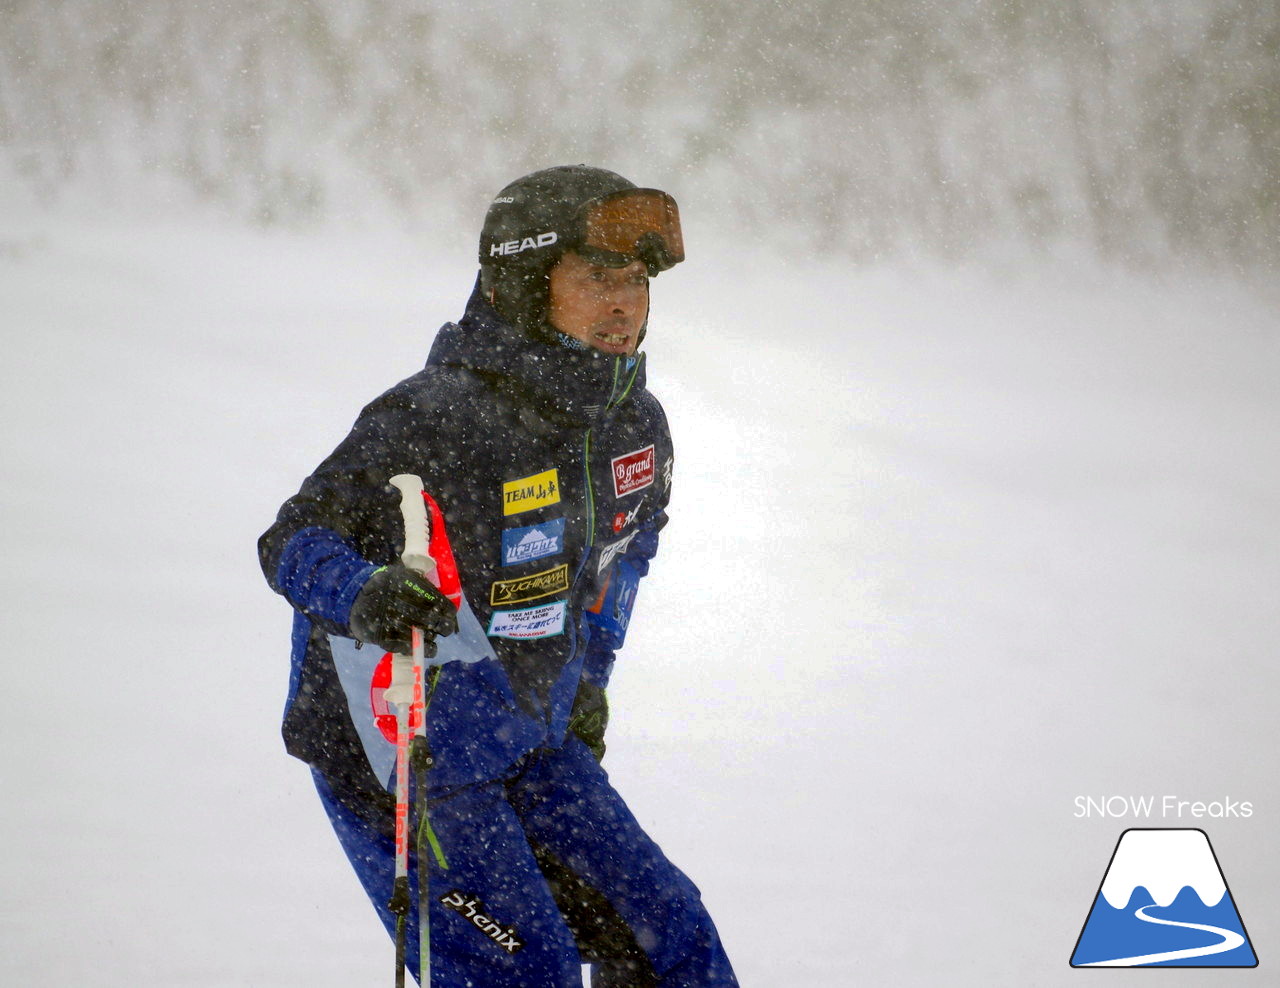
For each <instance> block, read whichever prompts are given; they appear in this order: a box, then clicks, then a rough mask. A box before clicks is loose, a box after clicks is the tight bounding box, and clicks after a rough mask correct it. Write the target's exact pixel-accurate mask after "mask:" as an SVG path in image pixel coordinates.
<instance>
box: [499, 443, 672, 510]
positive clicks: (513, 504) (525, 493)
mask: <svg viewBox="0 0 1280 988" xmlns="http://www.w3.org/2000/svg"><path fill="white" fill-rule="evenodd" d="M652 455H653V454H652V447H650V458H652ZM650 479H652V478H650ZM559 503H560V475H559V474H558V473H557V472H556V468H555V467H552V468H551V469H550V470H543V471H542V473H535V474H534V475H533V476H532V477H521V478H520V479H519V480H508V481H507V482H506V483H504V484H503V485H502V513H503V514H504V515H518V514H520V512H522V511H532V510H533V509H534V508H542V507H545V506H546V505H548V504H559Z"/></svg>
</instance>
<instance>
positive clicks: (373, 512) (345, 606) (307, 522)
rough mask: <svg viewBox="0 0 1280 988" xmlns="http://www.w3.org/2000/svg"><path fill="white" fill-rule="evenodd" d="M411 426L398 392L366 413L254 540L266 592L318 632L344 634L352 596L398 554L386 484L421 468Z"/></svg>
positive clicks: (394, 509) (393, 496) (393, 504)
mask: <svg viewBox="0 0 1280 988" xmlns="http://www.w3.org/2000/svg"><path fill="white" fill-rule="evenodd" d="M414 420H415V416H414V414H413V404H412V402H411V400H410V399H409V396H408V395H407V393H406V392H405V390H404V388H403V386H399V387H397V388H393V389H392V390H391V391H389V392H387V393H386V394H385V395H383V396H382V397H381V398H379V399H377V400H376V401H374V402H372V403H371V404H370V405H368V406H367V407H366V408H365V409H364V410H363V411H362V412H361V413H360V417H359V418H358V419H357V421H356V424H355V426H354V427H353V428H352V430H351V432H350V434H349V435H348V436H347V438H346V439H344V440H343V441H342V442H341V443H340V444H339V445H338V447H337V448H336V449H335V450H334V451H333V452H332V453H331V454H330V455H329V456H328V457H327V458H326V459H325V460H324V462H323V463H321V464H320V466H319V467H317V468H316V470H315V472H314V473H312V474H311V476H309V477H308V478H307V479H306V480H305V481H304V482H303V484H302V487H301V489H300V490H299V491H298V493H297V494H295V495H294V496H293V497H291V498H289V500H287V501H286V502H285V503H284V504H283V505H282V506H281V508H280V511H279V513H278V514H277V516H276V521H275V524H273V525H272V526H271V528H269V529H268V530H267V531H266V532H265V533H264V534H263V535H262V537H261V538H260V539H259V540H258V557H259V561H260V563H261V565H262V571H263V574H264V575H265V576H266V578H267V582H268V583H269V584H270V585H271V588H272V589H273V590H275V591H276V593H279V594H281V595H283V596H284V597H285V599H287V600H288V601H289V603H290V604H292V605H293V606H294V608H296V609H297V610H298V611H300V612H301V613H302V614H304V615H305V616H306V617H308V618H309V619H311V620H312V621H313V622H314V623H316V624H318V625H319V626H320V627H322V628H323V629H324V630H325V631H328V632H331V633H334V634H342V635H346V634H349V629H348V617H349V615H350V612H351V604H352V602H353V601H354V600H355V598H356V595H357V594H358V593H359V592H360V589H361V588H362V587H363V586H364V583H365V581H366V580H367V579H368V578H369V575H370V574H371V573H372V572H373V571H374V570H375V569H377V568H378V567H379V566H381V565H383V564H386V563H389V562H391V561H393V560H394V559H395V558H396V554H397V553H398V551H399V549H400V542H401V541H402V540H403V535H402V534H401V533H400V531H399V529H400V526H399V524H398V521H399V495H398V493H397V492H396V491H395V489H394V488H392V487H391V486H390V485H389V484H388V483H387V481H388V480H389V479H390V478H391V477H392V476H394V475H395V474H397V473H402V472H406V471H407V470H411V469H413V466H412V464H414V463H420V462H422V460H421V459H419V458H418V457H419V456H420V455H421V451H419V450H415V448H414V441H411V440H410V439H409V437H410V435H412V434H413V433H414V431H415V430H412V429H411V428H410V426H411V424H412V423H413V422H414ZM420 425H421V422H420V420H419V426H420ZM416 441H417V442H419V443H420V442H421V441H422V439H421V437H416ZM415 454H416V455H415Z"/></svg>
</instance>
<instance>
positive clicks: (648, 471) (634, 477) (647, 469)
mask: <svg viewBox="0 0 1280 988" xmlns="http://www.w3.org/2000/svg"><path fill="white" fill-rule="evenodd" d="M609 462H610V463H611V464H612V465H613V496H614V497H622V496H623V495H625V494H634V493H635V492H636V491H642V490H644V489H645V488H646V487H648V486H649V485H651V484H652V483H653V445H652V444H650V445H648V446H646V447H644V449H637V450H636V451H635V452H632V453H623V454H622V455H621V456H615V457H614V458H613V459H612V460H610V461H609Z"/></svg>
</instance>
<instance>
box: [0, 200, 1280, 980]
mask: <svg viewBox="0 0 1280 988" xmlns="http://www.w3.org/2000/svg"><path fill="white" fill-rule="evenodd" d="M3 238H4V249H3V251H0V313H3V316H2V319H3V326H4V341H5V350H6V356H5V360H4V361H3V370H0V374H2V375H3V380H2V382H0V383H2V387H0V402H2V403H3V423H4V425H3V428H4V444H5V454H4V457H3V460H2V461H0V510H2V511H3V514H4V522H5V523H4V526H3V532H4V534H3V543H2V548H3V553H4V560H5V564H4V568H3V575H2V576H0V581H2V582H0V600H3V602H4V615H5V621H4V626H5V631H6V640H7V642H8V648H7V659H6V662H5V670H4V688H3V689H2V690H0V724H2V725H3V727H2V728H0V730H3V735H2V737H3V742H2V743H3V751H4V765H5V777H4V781H5V793H6V794H5V812H4V814H3V816H2V817H0V842H2V845H3V846H4V847H5V848H6V849H7V850H6V853H5V855H4V856H3V859H2V864H0V886H2V887H3V888H4V890H5V898H4V908H3V913H2V914H0V948H2V949H0V982H2V983H4V984H11V985H44V984H50V985H52V984H58V985H66V984H79V985H94V986H102V988H116V986H119V988H126V986H127V988H136V986H138V985H148V984H164V985H175V986H176V985H187V986H223V985H227V986H230V985H262V986H277V985H278V986H290V985H297V986H304V985H305V986H307V988H319V986H326V985H331V986H335V988H336V986H343V988H348V986H353V985H377V984H383V983H385V982H386V981H387V980H388V979H389V976H390V974H391V967H392V955H391V946H390V944H389V943H388V942H386V940H385V937H384V935H383V933H382V931H381V929H380V927H379V925H378V923H377V922H376V920H375V917H374V915H373V911H372V910H371V909H370V908H369V907H368V905H367V903H366V902H365V899H364V895H363V893H362V892H361V891H360V889H359V887H358V885H357V883H356V881H355V879H354V877H353V876H352V875H351V874H350V873H349V871H348V868H347V865H346V863H345V861H343V859H342V857H341V854H340V851H339V848H338V846H337V842H336V841H335V840H334V839H333V837H332V835H331V834H330V833H329V828H328V824H327V823H326V821H325V820H324V819H323V814H322V813H321V810H320V806H319V804H318V802H317V801H316V799H315V797H314V794H313V793H312V792H311V791H310V784H309V780H308V778H307V774H306V771H305V769H304V768H303V767H302V766H301V765H300V764H298V763H295V762H293V761H291V760H290V759H288V758H287V757H286V756H285V754H284V752H283V750H282V747H281V744H280V742H279V739H278V735H277V721H278V716H279V713H280V707H281V704H282V701H283V698H284V691H285V686H286V674H287V660H286V653H287V649H288V613H287V608H286V605H285V604H284V602H283V601H281V600H279V599H278V598H276V597H274V596H273V595H272V594H271V593H270V591H269V590H268V589H267V587H266V585H265V583H264V582H263V580H262V578H261V575H260V574H259V573H258V570H257V563H256V559H255V540H256V538H257V535H258V534H259V533H260V532H261V531H262V530H263V529H264V528H265V527H266V526H267V525H268V524H269V523H270V521H271V518H272V516H273V514H274V511H275V509H276V507H277V505H278V504H279V502H280V501H281V500H282V499H283V498H284V497H286V496H287V495H288V494H290V493H291V492H292V491H293V490H294V489H295V487H296V485H297V483H298V482H299V481H300V480H301V478H302V477H303V476H304V475H305V473H306V472H307V471H308V470H310V469H311V468H312V467H313V466H314V465H315V463H316V462H318V460H319V459H320V458H321V457H322V456H323V455H324V454H325V453H326V452H327V451H328V450H329V449H330V448H331V447H332V446H333V445H334V444H335V443H336V442H337V441H338V440H339V439H340V438H341V437H342V435H343V434H344V433H345V431H346V429H347V427H348V426H349V424H350V422H351V421H352V419H353V418H354V416H355V415H356V413H357V411H358V410H359V408H360V406H361V404H362V403H363V402H364V401H366V400H368V399H369V398H370V397H372V396H373V395H374V394H376V393H377V392H378V391H379V390H380V389H381V388H383V387H385V386H386V385H387V384H389V383H391V382H393V381H395V380H397V379H399V378H400V377H402V376H404V375H406V374H408V373H410V372H412V371H413V370H415V369H416V368H417V367H418V366H419V365H420V364H421V362H422V360H423V359H424V358H425V354H426V351H427V347H428V345H429V342H430V339H431V336H432V333H433V332H434V330H435V328H436V327H437V326H438V325H439V324H440V323H441V322H443V321H444V320H446V319H449V318H452V317H454V316H456V315H457V314H458V312H459V309H460V306H461V304H462V302H463V300H464V298H465V296H466V293H467V290H468V289H469V287H470V282H471V277H472V271H471V268H470V264H471V260H470V257H469V256H468V255H467V254H466V253H460V254H458V255H448V256H446V255H442V254H439V253H433V251H432V248H431V247H430V245H428V244H427V243H426V242H425V241H415V240H410V239H405V238H402V237H398V236H393V235H385V236H384V235H375V234H369V235H365V236H354V235H349V234H343V235H342V236H340V237H339V236H330V237H319V236H317V237H313V238H301V237H290V236H284V235H276V236H260V235H252V234H246V233H242V232H237V231H234V230H230V229H222V228H218V227H216V226H210V225H209V224H208V223H207V222H201V223H199V224H197V223H195V222H184V223H174V224H171V225H168V226H165V225H161V224H159V223H157V224H154V225H134V226H131V227H123V226H111V225H105V226H97V227H94V226H90V225H86V224H84V223H74V224H73V223H69V222H61V223H60V222H57V221H55V220H53V219H51V218H48V217H43V216H36V217H30V218H29V219H26V220H13V219H12V218H11V220H10V224H9V226H8V227H7V229H6V230H5V232H4V234H3ZM690 242H691V244H693V245H694V246H695V247H696V249H695V250H692V251H691V258H690V260H689V262H688V263H687V264H686V265H683V266H681V267H680V268H678V269H676V270H675V271H673V272H671V273H670V274H666V275H663V276H662V277H661V278H660V279H658V281H657V282H656V283H655V289H654V295H655V303H654V305H655V308H654V317H653V322H652V329H651V337H650V343H649V347H648V349H649V353H650V359H651V361H652V363H651V377H652V381H653V386H654V389H655V391H656V392H657V393H658V394H659V395H660V396H661V397H662V398H663V400H664V402H665V404H666V406H667V410H668V413H669V415H670V418H671V421H672V424H673V429H674V432H675V435H676V442H677V474H676V481H675V486H674V488H673V491H674V499H675V501H674V507H673V511H672V522H671V524H670V526H669V528H668V530H667V532H666V533H665V536H664V546H663V551H662V554H661V555H660V557H659V559H658V560H657V561H656V562H655V564H654V567H653V571H652V577H651V579H650V580H649V581H647V583H646V584H645V586H644V588H643V589H642V592H641V599H640V602H639V607H638V611H637V617H636V621H635V623H634V625H633V631H632V636H631V639H630V641H629V643H628V647H627V649H626V651H625V653H624V655H623V657H622V660H621V662H620V665H619V669H618V672H617V676H616V682H615V685H614V688H613V690H612V699H613V704H614V722H613V724H612V726H611V728H610V753H609V756H608V764H609V765H610V767H611V772H612V774H613V777H614V780H615V782H616V783H617V785H618V786H619V788H620V789H621V790H622V791H623V792H624V793H625V794H627V795H628V797H629V798H630V800H631V801H632V804H633V806H634V808H635V810H636V812H637V814H638V815H639V817H640V819H641V820H642V821H643V822H644V823H645V825H646V826H648V827H649V828H651V830H652V832H653V834H654V836H655V837H656V838H657V839H658V841H659V842H660V843H661V844H662V845H663V846H664V848H665V849H666V850H667V851H668V853H670V855H671V856H672V857H673V859H674V860H676V861H677V862H679V863H680V864H681V865H682V866H683V867H684V868H685V869H686V870H687V871H688V872H689V873H690V874H691V876H692V877H693V878H694V880H695V881H696V882H697V883H698V884H699V885H700V887H701V888H702V889H703V891H704V894H705V896H706V899H707V901H708V903H709V905H710V907H711V911H712V913H713V915H714V916H715V917H716V920H717V922H718V924H719V925H720V927H721V930H722V933H723V934H724V937H725V940H726V942H727V944H728V947H729V950H730V952H731V954H732V956H733V957H734V959H735V962H736V964H737V965H738V968H739V971H740V974H741V977H742V981H743V984H744V985H767V986H779V988H782V986H792V985H795V986H800V985H804V986H806V988H813V986H831V988H846V986H848V985H850V984H894V985H903V986H909V985H944V984H945V985H983V986H985V985H991V984H1008V985H1025V984H1037V985H1057V984H1063V985H1066V984H1069V983H1071V982H1072V981H1073V980H1075V979H1077V978H1078V977H1079V975H1078V974H1074V973H1073V972H1071V971H1070V969H1069V968H1068V967H1067V956H1068V953H1069V952H1070V949H1071V945H1072V943H1073V942H1074V940H1075V937H1076V934H1077V932H1078V930H1079V926H1080V922H1081V920H1082V919H1083V917H1084V915H1085V912H1086V911H1087V909H1088V907H1089V904H1090V901H1091V899H1092V896H1093V894H1094V892H1095V891H1096V888H1097V881H1098V875H1099V874H1100V873H1101V869H1102V868H1103V867H1104V866H1105V863H1106V860H1107V855H1108V853H1109V851H1110V849H1111V847H1112V846H1113V845H1114V841H1115V838H1116V834H1117V833H1118V831H1119V830H1120V829H1121V828H1122V826H1128V825H1132V824H1133V823H1134V822H1135V821H1132V820H1128V821H1118V820H1111V819H1077V818H1075V816H1074V815H1073V809H1074V806H1073V799H1074V797H1075V796H1077V795H1079V794H1084V793H1090V794H1095V795H1097V794H1109V793H1113V792H1115V793H1130V792H1138V793H1145V792H1156V793H1165V792H1171V793H1176V794H1177V795H1179V796H1181V797H1184V798H1191V799H1209V798H1221V797H1222V796H1223V795H1224V794H1230V795H1231V796H1233V797H1236V798H1244V799H1250V800H1252V801H1253V803H1254V805H1255V806H1256V807H1257V811H1256V812H1255V814H1254V816H1252V817H1251V818H1249V819H1231V820H1222V821H1205V820H1189V819H1184V820H1183V821H1182V823H1181V825H1185V826H1204V827H1206V828H1207V829H1209V830H1210V832H1211V834H1212V836H1213V840H1214V845H1215V847H1217V849H1218V852H1219V854H1220V855H1221V856H1222V863H1223V867H1224V869H1226V871H1227V874H1228V876H1229V877H1230V879H1231V882H1232V889H1233V893H1234V894H1235V897H1236V900H1237V902H1238V903H1239V905H1240V908H1241V909H1242V911H1243V913H1244V915H1245V919H1246V921H1247V922H1248V923H1249V925H1250V930H1251V931H1252V932H1253V934H1254V937H1255V943H1257V945H1258V948H1259V952H1260V953H1262V954H1265V953H1266V950H1267V945H1268V943H1270V942H1272V940H1273V939H1274V937H1273V936H1272V935H1271V934H1270V933H1269V932H1268V931H1274V930H1275V928H1276V926H1277V923H1278V922H1280V903H1278V902H1277V900H1276V899H1275V896H1274V895H1273V894H1272V890H1273V889H1274V888H1275V887H1276V885H1277V880H1278V879H1280V874H1277V864H1276V860H1275V857H1274V855H1273V854H1271V853H1270V850H1269V847H1270V835H1271V834H1272V833H1273V832H1274V826H1275V820H1274V818H1272V817H1271V816H1270V815H1269V814H1270V813H1271V812H1272V810H1271V809H1270V808H1271V807H1274V806H1276V805H1277V802H1278V797H1280V791H1278V790H1280V784H1278V782H1277V778H1276V774H1275V772H1274V769H1273V764H1272V763H1273V759H1272V758H1271V757H1270V755H1269V752H1270V751H1271V750H1272V748H1273V747H1274V743H1275V727H1274V723H1275V718H1274V707H1275V703H1276V699H1277V696H1278V695H1280V694H1278V692H1277V676H1278V675H1280V674H1278V673H1277V672H1276V663H1275V654H1274V646H1275V642H1276V641H1277V640H1278V638H1280V636H1278V635H1277V632H1278V631H1280V627H1278V626H1277V625H1278V621H1280V618H1278V617H1277V614H1280V610H1278V609H1277V608H1276V607H1275V599H1274V593H1275V591H1274V588H1275V587H1276V586H1280V552H1278V544H1277V531H1276V527H1275V518H1276V516H1277V509H1278V508H1280V504H1278V503H1277V500H1278V497H1277V491H1278V490H1280V464H1278V462H1277V459H1276V457H1275V451H1274V437H1275V433H1276V413H1277V405H1278V401H1280V399H1277V392H1276V388H1275V382H1276V380H1278V379H1280V314H1278V313H1277V309H1276V307H1275V306H1274V304H1272V303H1269V302H1267V301H1265V300H1263V299H1262V297H1261V296H1260V295H1258V294H1256V293H1253V292H1250V291H1247V290H1245V289H1243V288H1240V287H1237V286H1233V285H1230V284H1226V283H1221V282H1217V281H1212V280H1207V279H1200V278H1196V277H1194V276H1193V275H1186V276H1184V277H1180V278H1177V279H1166V280H1164V281H1162V282H1161V281H1157V280H1154V279H1140V278H1136V277H1121V276H1118V275H1114V274H1108V273H1106V272H1102V271H1098V270H1096V269H1093V268H1091V267H1089V266H1087V265H1085V264H1073V263H1068V262H1061V263H1059V264H1057V265H1056V266H1050V265H1047V264H1041V265H1040V266H1038V267H1031V268H1023V267H1020V266H1013V267H1010V268H1009V269H1008V270H1006V271H1005V272H1004V273H1003V274H1002V275H1001V276H998V277H997V276H996V275H992V274H989V273H981V272H978V271H968V270H961V271H947V270H939V269H929V268H923V267H908V266H899V267H895V268H892V269H881V270H871V271H862V272H858V271H852V270H847V269H845V268H843V267H841V266H838V265H824V264H821V263H817V262H810V261H806V260H803V259H795V260H793V261H791V262H783V261H781V260H779V259H778V258H775V257H771V256H768V255H759V254H750V253H744V252H743V251H741V250H738V249H731V248H728V247H725V248H718V247H716V246H715V245H714V242H713V241H712V238H701V242H699V241H698V240H696V239H695V238H693V237H691V238H690ZM1152 823H1153V824H1155V825H1160V824H1159V823H1158V822H1157V821H1152ZM1163 825H1170V826H1176V825H1179V824H1178V822H1177V821H1173V820H1164V821H1163Z"/></svg>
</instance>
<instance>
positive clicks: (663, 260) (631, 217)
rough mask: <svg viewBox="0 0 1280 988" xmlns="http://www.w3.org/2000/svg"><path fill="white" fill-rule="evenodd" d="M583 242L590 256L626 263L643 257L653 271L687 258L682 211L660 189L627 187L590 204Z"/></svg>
mask: <svg viewBox="0 0 1280 988" xmlns="http://www.w3.org/2000/svg"><path fill="white" fill-rule="evenodd" d="M582 245H583V246H584V247H586V248H588V251H586V252H584V253H587V254H588V255H589V254H590V253H592V252H597V253H598V255H599V256H601V260H604V261H606V262H613V263H626V262H627V261H628V260H630V259H633V258H640V259H641V260H643V261H644V262H645V263H646V264H647V265H648V267H649V270H650V273H655V274H656V273H657V272H658V271H665V270H666V269H667V268H669V267H671V266H672V265H675V264H679V263H680V262H681V261H683V260H684V238H683V237H682V236H681V233H680V210H679V208H677V206H676V201H675V200H674V199H672V198H671V196H669V195H667V193H665V192H661V191H659V190H657V189H627V190H625V191H623V192H615V193H612V194H611V195H607V196H602V197H601V198H599V199H595V200H593V201H591V202H589V203H587V205H586V207H585V209H584V212H583V222H582Z"/></svg>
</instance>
